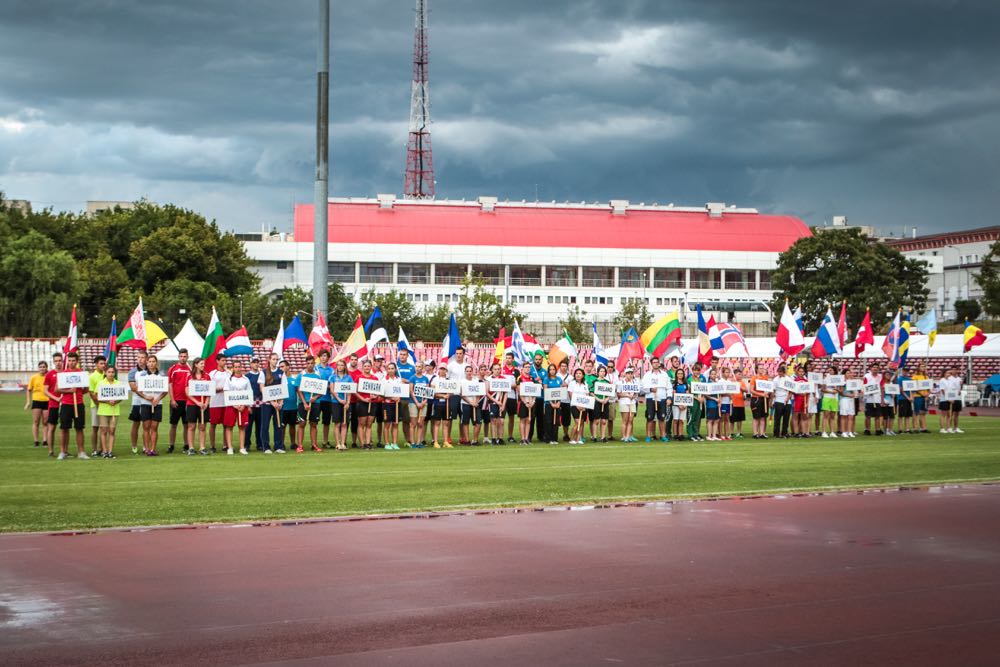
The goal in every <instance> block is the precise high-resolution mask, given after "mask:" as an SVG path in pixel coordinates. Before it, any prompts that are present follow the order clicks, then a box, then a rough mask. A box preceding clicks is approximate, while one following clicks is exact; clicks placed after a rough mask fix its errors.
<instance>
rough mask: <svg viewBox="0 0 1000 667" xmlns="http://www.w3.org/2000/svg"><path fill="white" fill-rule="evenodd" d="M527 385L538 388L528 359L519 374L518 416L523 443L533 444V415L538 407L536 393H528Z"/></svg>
mask: <svg viewBox="0 0 1000 667" xmlns="http://www.w3.org/2000/svg"><path fill="white" fill-rule="evenodd" d="M526 385H535V387H536V388H537V383H535V381H534V378H533V377H532V375H531V364H530V363H528V362H527V361H526V362H524V364H523V365H522V366H521V374H520V375H518V376H517V401H518V406H517V417H518V420H519V421H518V430H519V432H520V435H521V442H520V444H522V445H530V444H531V429H532V423H533V421H532V416H533V415H534V413H535V410H536V408H537V405H536V404H537V399H536V397H535V395H530V396H529V395H528V393H527V387H526Z"/></svg>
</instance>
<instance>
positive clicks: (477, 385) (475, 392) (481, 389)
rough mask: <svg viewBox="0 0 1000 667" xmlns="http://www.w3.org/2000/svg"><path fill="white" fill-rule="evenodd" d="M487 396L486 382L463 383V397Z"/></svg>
mask: <svg viewBox="0 0 1000 667" xmlns="http://www.w3.org/2000/svg"><path fill="white" fill-rule="evenodd" d="M485 395H486V383H485V382H463V383H462V396H485Z"/></svg>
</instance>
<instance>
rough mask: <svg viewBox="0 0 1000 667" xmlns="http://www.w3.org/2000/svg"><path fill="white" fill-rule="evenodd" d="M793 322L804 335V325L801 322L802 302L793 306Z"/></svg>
mask: <svg viewBox="0 0 1000 667" xmlns="http://www.w3.org/2000/svg"><path fill="white" fill-rule="evenodd" d="M795 324H797V325H798V327H799V332H800V333H802V334H803V335H805V333H806V325H805V324H804V323H803V322H802V304H801V303H800V304H799V305H797V306H795Z"/></svg>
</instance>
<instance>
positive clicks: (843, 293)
mask: <svg viewBox="0 0 1000 667" xmlns="http://www.w3.org/2000/svg"><path fill="white" fill-rule="evenodd" d="M771 283H772V286H773V288H774V290H775V295H774V300H773V301H772V303H771V309H772V311H773V312H775V313H776V315H775V317H776V318H777V317H778V316H779V315H780V313H781V310H782V308H783V307H784V300H785V298H786V297H787V298H788V299H789V301H790V302H791V303H793V304H797V303H801V304H802V314H803V322H804V323H805V326H806V330H807V331H811V330H814V329H815V328H816V327H817V326H819V323H820V321H821V320H822V319H823V315H824V314H826V309H827V304H828V303H833V304H837V303H840V302H841V301H842V300H846V301H847V316H848V322H849V323H850V324H851V325H852V326H857V324H858V323H859V322H861V319H862V318H863V317H864V314H865V308H866V307H870V308H871V312H872V318H873V319H874V320H875V322H877V321H878V319H877V318H878V316H879V315H882V314H884V313H888V312H895V311H896V310H897V309H898V308H899V307H900V306H909V307H910V308H911V309H912V310H914V311H916V312H923V311H924V307H925V305H926V304H927V294H928V290H927V287H926V283H927V265H926V263H925V262H923V261H920V260H916V259H909V258H908V257H906V256H905V255H903V254H901V253H900V252H899V251H898V250H895V249H893V248H890V247H889V246H887V245H885V244H884V243H874V242H872V241H870V240H869V239H868V238H867V237H866V236H864V235H863V234H861V232H860V230H857V229H846V230H839V229H838V230H826V231H821V232H817V233H816V234H814V235H813V236H809V237H806V238H802V239H799V240H798V241H796V242H795V244H793V245H792V247H791V248H789V249H788V250H786V251H785V252H783V253H781V255H779V257H778V266H777V268H776V269H775V271H774V272H773V273H772V274H771ZM875 322H873V324H875ZM875 326H876V327H878V325H877V324H875Z"/></svg>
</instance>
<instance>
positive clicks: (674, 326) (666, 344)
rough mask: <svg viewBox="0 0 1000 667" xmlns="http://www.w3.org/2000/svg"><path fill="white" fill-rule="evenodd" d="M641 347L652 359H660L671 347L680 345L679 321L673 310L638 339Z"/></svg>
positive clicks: (650, 326)
mask: <svg viewBox="0 0 1000 667" xmlns="http://www.w3.org/2000/svg"><path fill="white" fill-rule="evenodd" d="M639 340H641V341H642V346H643V347H644V348H646V351H647V352H649V353H650V354H651V355H653V356H654V357H662V356H663V355H664V354H666V353H667V351H668V350H670V346H671V345H680V342H681V320H680V316H679V314H678V313H677V311H676V310H675V311H674V312H672V313H670V314H669V315H664V316H663V317H661V318H660V319H658V320H656V321H655V322H653V323H652V324H651V325H649V327H648V328H647V329H646V330H645V331H643V332H642V336H640V337H639Z"/></svg>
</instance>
